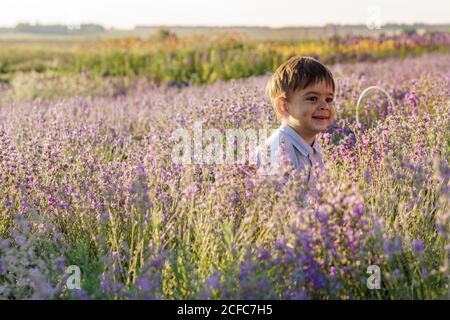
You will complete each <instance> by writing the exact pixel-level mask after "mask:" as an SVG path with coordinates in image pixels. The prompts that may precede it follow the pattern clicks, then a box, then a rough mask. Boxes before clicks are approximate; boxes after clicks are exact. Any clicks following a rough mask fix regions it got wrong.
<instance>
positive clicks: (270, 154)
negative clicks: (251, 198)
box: [256, 122, 324, 182]
mask: <svg viewBox="0 0 450 320" xmlns="http://www.w3.org/2000/svg"><path fill="white" fill-rule="evenodd" d="M283 145H284V151H285V153H284V154H285V155H286V156H287V158H288V159H289V160H290V162H291V163H292V165H293V166H294V168H295V169H297V170H301V171H303V170H308V171H307V172H308V181H309V182H314V181H315V177H314V175H313V174H312V173H311V167H312V166H314V165H317V166H318V167H320V168H322V169H323V168H324V164H323V157H322V149H321V148H320V146H319V143H318V142H317V139H315V140H314V143H313V144H312V146H311V145H309V144H308V143H307V142H306V141H305V140H304V139H303V138H302V137H301V136H300V135H299V134H298V133H297V132H296V131H295V130H294V129H292V128H291V127H290V126H289V125H288V124H286V123H285V122H283V123H282V124H281V126H280V127H279V128H278V129H277V130H275V132H274V133H273V134H272V135H271V136H270V137H269V138H268V139H267V140H266V141H265V143H264V145H263V146H259V147H258V148H257V149H256V163H257V164H258V166H259V167H260V168H262V169H263V170H260V172H261V173H263V174H266V175H272V174H276V172H277V168H278V165H279V164H280V162H281V161H282V156H281V154H282V150H283V149H282V146H283ZM264 148H265V152H266V156H265V157H264V153H263V151H264ZM265 164H266V165H268V166H267V167H266V166H265Z"/></svg>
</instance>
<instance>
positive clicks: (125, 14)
mask: <svg viewBox="0 0 450 320" xmlns="http://www.w3.org/2000/svg"><path fill="white" fill-rule="evenodd" d="M449 13H450V1H448V0H359V1H358V0H335V1H332V0H310V1H303V0H301V1H299V0H297V1H295V0H0V26H6V27H11V26H15V25H16V24H17V23H19V22H29V23H41V24H50V23H61V24H71V25H77V24H81V23H98V24H102V25H103V26H105V27H108V28H110V27H116V28H121V29H131V28H133V27H134V26H136V25H182V26H194V25H197V26H199V25H202V26H270V27H286V26H308V25H311V26H320V25H324V24H327V23H337V24H366V23H367V22H368V21H376V22H377V23H381V24H384V23H391V22H392V23H414V22H423V23H450V14H449Z"/></svg>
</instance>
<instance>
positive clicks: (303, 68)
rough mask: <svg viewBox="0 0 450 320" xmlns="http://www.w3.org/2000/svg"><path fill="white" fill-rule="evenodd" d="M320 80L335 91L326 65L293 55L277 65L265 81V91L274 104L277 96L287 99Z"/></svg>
mask: <svg viewBox="0 0 450 320" xmlns="http://www.w3.org/2000/svg"><path fill="white" fill-rule="evenodd" d="M320 81H325V83H326V84H327V85H329V86H330V87H331V88H332V89H333V91H335V83H334V78H333V74H332V73H331V71H330V70H329V69H328V68H327V67H326V66H324V65H323V64H322V63H320V62H319V61H317V60H316V59H314V58H311V57H302V56H295V57H292V58H290V59H289V60H288V61H286V62H285V63H283V64H282V65H281V66H279V67H278V69H277V70H276V71H275V72H274V74H273V75H272V77H271V78H270V80H269V82H268V83H267V87H266V92H267V95H268V96H269V98H270V102H271V103H272V105H273V106H274V105H275V99H277V98H278V97H284V98H286V99H287V100H288V101H289V99H290V98H291V95H292V94H293V93H294V92H295V91H297V90H302V89H305V88H306V87H308V86H310V85H314V84H316V83H317V82H320ZM275 110H276V109H275ZM275 112H276V111H275ZM277 118H279V115H278V114H277Z"/></svg>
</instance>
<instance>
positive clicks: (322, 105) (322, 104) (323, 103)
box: [319, 102, 328, 109]
mask: <svg viewBox="0 0 450 320" xmlns="http://www.w3.org/2000/svg"><path fill="white" fill-rule="evenodd" d="M319 109H328V103H326V102H322V103H321V104H320V105H319Z"/></svg>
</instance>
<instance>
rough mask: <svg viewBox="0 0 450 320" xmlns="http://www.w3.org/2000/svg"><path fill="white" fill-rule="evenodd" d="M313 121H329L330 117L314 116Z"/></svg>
mask: <svg viewBox="0 0 450 320" xmlns="http://www.w3.org/2000/svg"><path fill="white" fill-rule="evenodd" d="M312 118H313V119H316V120H328V119H329V118H330V117H325V116H313V117H312Z"/></svg>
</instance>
